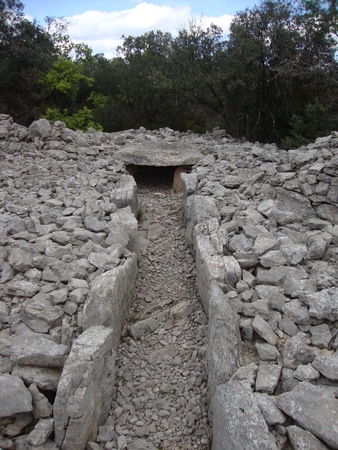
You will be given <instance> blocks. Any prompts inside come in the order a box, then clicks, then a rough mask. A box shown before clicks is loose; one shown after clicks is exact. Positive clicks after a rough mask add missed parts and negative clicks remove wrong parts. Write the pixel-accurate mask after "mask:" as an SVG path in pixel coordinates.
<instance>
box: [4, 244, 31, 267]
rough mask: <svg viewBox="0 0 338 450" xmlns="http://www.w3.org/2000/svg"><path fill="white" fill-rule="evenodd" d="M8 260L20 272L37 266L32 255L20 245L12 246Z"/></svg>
mask: <svg viewBox="0 0 338 450" xmlns="http://www.w3.org/2000/svg"><path fill="white" fill-rule="evenodd" d="M8 262H9V264H10V265H11V266H12V267H14V269H15V270H16V271H18V272H26V270H29V269H32V268H34V267H35V264H34V260H33V257H32V255H31V254H29V253H28V252H26V251H24V250H23V249H21V248H19V247H14V248H12V250H11V254H10V255H9V258H8Z"/></svg>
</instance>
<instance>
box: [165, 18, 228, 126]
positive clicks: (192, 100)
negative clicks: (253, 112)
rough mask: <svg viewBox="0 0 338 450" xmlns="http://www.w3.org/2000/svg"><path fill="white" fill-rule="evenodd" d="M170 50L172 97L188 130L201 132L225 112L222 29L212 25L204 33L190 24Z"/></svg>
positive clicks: (180, 33)
mask: <svg viewBox="0 0 338 450" xmlns="http://www.w3.org/2000/svg"><path fill="white" fill-rule="evenodd" d="M172 47H173V50H172V63H173V66H174V69H173V86H174V90H175V95H176V98H177V99H178V102H179V105H180V110H181V111H182V110H183V111H185V115H186V117H187V121H188V123H189V125H190V127H191V128H193V129H196V130H197V131H202V129H205V128H206V127H209V126H212V125H215V124H218V121H219V119H220V118H221V117H222V113H223V109H224V105H223V101H222V98H221V95H220V88H221V86H220V83H221V75H222V71H223V63H224V58H223V57H224V36H223V31H222V29H221V28H219V27H217V26H215V25H211V26H210V27H208V28H207V29H204V28H203V27H202V26H201V25H200V24H197V23H194V22H192V23H191V24H190V26H189V28H188V29H181V30H179V33H178V36H177V38H175V39H174V41H173V45H172ZM189 116H190V119H188V117H189ZM191 116H194V118H192V117H191Z"/></svg>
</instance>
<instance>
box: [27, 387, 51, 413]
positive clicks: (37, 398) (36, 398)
mask: <svg viewBox="0 0 338 450" xmlns="http://www.w3.org/2000/svg"><path fill="white" fill-rule="evenodd" d="M28 390H29V392H30V393H31V395H32V402H33V415H34V417H35V418H36V419H46V418H47V417H49V416H51V414H52V409H53V406H52V405H51V404H50V403H49V401H48V399H47V397H45V395H44V394H42V392H40V391H39V389H38V387H37V385H36V384H35V383H32V384H31V385H30V386H29V387H28Z"/></svg>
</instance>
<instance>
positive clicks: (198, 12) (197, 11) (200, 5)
mask: <svg viewBox="0 0 338 450" xmlns="http://www.w3.org/2000/svg"><path fill="white" fill-rule="evenodd" d="M22 2H23V4H24V5H25V8H24V13H25V14H26V15H27V16H28V18H29V19H35V20H36V21H37V22H38V24H40V25H42V26H44V25H45V21H44V18H45V17H47V16H53V17H64V18H66V19H67V21H69V25H68V34H69V36H70V38H71V39H72V41H74V42H76V43H78V42H84V43H86V44H88V45H89V46H90V47H91V48H92V49H93V53H94V54H96V53H104V56H105V57H106V58H112V57H114V56H115V49H116V47H117V46H118V45H120V44H122V42H123V39H122V35H125V36H129V35H131V36H140V35H142V34H144V33H146V32H148V31H151V30H161V31H163V32H166V31H168V32H170V33H171V34H172V35H173V36H175V34H176V33H177V30H179V29H180V28H184V27H188V26H189V23H190V22H191V21H194V22H196V23H200V24H201V25H202V26H205V27H207V26H209V25H210V24H211V23H214V24H215V25H218V26H220V27H221V28H222V29H223V31H224V32H225V33H226V32H227V31H228V30H229V26H230V23H231V19H232V17H233V16H234V15H235V14H236V12H238V11H242V10H244V9H245V8H247V7H249V8H252V7H253V6H255V5H256V4H258V5H259V4H260V0H236V1H233V0H209V1H208V0H207V1H205V0H204V1H202V0H163V1H161V0H149V1H147V0H143V1H142V0H54V1H53V0H22Z"/></svg>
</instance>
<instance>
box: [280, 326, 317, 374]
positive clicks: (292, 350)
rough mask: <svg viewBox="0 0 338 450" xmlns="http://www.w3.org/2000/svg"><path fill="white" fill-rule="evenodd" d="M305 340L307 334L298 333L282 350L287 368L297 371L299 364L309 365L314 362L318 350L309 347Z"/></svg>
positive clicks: (287, 341)
mask: <svg viewBox="0 0 338 450" xmlns="http://www.w3.org/2000/svg"><path fill="white" fill-rule="evenodd" d="M305 339H306V335H305V333H298V334H297V335H296V336H293V337H290V338H288V339H287V340H286V342H285V344H284V345H283V347H282V350H281V353H282V357H283V364H284V365H285V367H288V368H290V369H296V368H297V366H298V365H299V364H308V363H311V362H312V361H313V360H314V358H315V356H316V350H315V348H314V347H311V346H309V345H307V344H306V343H305Z"/></svg>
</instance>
